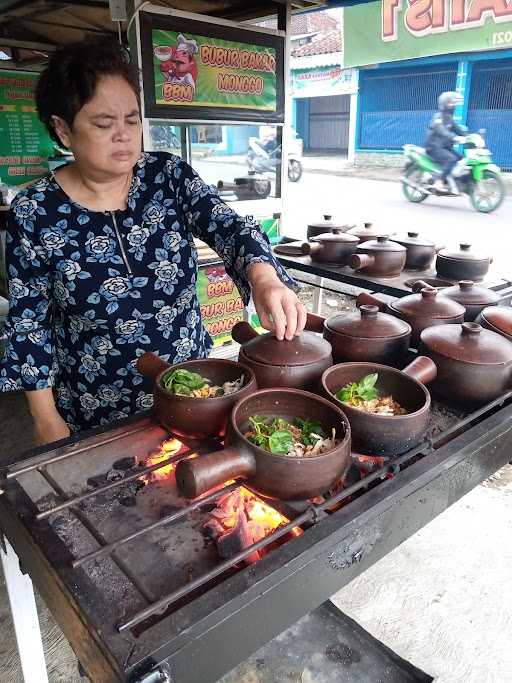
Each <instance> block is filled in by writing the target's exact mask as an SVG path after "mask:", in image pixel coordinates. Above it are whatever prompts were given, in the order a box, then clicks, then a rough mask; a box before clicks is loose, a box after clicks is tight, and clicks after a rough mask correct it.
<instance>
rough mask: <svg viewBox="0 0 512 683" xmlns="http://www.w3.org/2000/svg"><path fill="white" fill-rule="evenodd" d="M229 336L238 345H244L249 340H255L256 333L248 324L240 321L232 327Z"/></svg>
mask: <svg viewBox="0 0 512 683" xmlns="http://www.w3.org/2000/svg"><path fill="white" fill-rule="evenodd" d="M231 336H232V337H233V339H234V340H235V341H236V342H237V343H238V344H246V343H247V342H248V341H251V339H255V338H256V337H257V336H258V333H257V332H256V330H255V329H254V328H252V327H251V326H250V325H249V323H248V322H245V321H242V322H239V323H237V324H236V325H235V326H234V327H233V329H232V330H231Z"/></svg>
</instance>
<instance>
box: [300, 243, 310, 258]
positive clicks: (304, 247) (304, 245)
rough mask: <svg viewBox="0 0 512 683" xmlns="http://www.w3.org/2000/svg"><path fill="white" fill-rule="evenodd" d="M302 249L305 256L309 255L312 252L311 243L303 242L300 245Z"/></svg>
mask: <svg viewBox="0 0 512 683" xmlns="http://www.w3.org/2000/svg"><path fill="white" fill-rule="evenodd" d="M300 250H301V251H302V253H303V254H304V256H309V255H310V254H311V244H310V243H309V242H303V243H302V244H301V246H300Z"/></svg>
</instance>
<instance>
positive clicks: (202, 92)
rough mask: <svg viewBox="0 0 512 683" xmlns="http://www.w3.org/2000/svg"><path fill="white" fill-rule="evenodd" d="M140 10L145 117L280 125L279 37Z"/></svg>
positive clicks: (280, 72)
mask: <svg viewBox="0 0 512 683" xmlns="http://www.w3.org/2000/svg"><path fill="white" fill-rule="evenodd" d="M190 17H194V15H184V14H183V13H179V14H177V15H176V16H174V15H173V14H172V13H171V16H168V15H165V14H152V13H151V14H148V13H146V12H142V17H141V48H142V60H143V65H142V66H143V74H144V95H145V100H144V101H145V106H146V110H147V111H146V112H145V115H146V116H151V117H153V116H155V117H156V116H159V117H162V115H163V116H164V117H165V118H188V119H196V118H198V119H203V120H207V119H212V118H217V119H219V118H226V117H229V118H230V119H232V120H237V119H240V118H242V119H245V120H256V121H260V120H265V121H277V122H279V121H282V106H283V92H282V83H283V80H282V74H283V45H284V43H283V38H281V37H280V36H276V35H274V34H268V33H259V32H255V31H250V30H248V29H245V28H243V29H242V28H240V27H239V26H238V25H236V24H233V25H231V24H229V25H224V24H213V23H207V22H205V21H200V20H197V19H193V18H190Z"/></svg>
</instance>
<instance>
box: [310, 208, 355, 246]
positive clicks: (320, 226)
mask: <svg viewBox="0 0 512 683" xmlns="http://www.w3.org/2000/svg"><path fill="white" fill-rule="evenodd" d="M331 219H332V216H330V215H329V214H324V220H323V221H320V222H319V223H311V224H310V225H308V230H307V237H308V240H310V239H311V238H312V237H316V236H317V235H325V234H326V233H329V232H334V231H337V232H340V233H341V232H346V231H347V230H349V228H352V227H354V226H353V225H338V224H336V223H333V221H332V220H331Z"/></svg>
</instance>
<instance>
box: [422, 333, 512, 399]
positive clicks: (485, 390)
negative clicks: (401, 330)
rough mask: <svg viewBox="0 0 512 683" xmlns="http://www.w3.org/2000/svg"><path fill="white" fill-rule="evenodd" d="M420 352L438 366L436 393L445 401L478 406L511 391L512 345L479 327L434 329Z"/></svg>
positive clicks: (424, 335)
mask: <svg viewBox="0 0 512 683" xmlns="http://www.w3.org/2000/svg"><path fill="white" fill-rule="evenodd" d="M419 351H420V353H423V354H425V355H426V356H428V357H429V358H431V359H432V360H433V361H434V363H435V364H436V366H437V378H436V380H435V381H434V382H433V384H432V390H433V391H435V392H436V393H437V394H438V395H439V396H440V397H441V398H443V399H445V400H448V401H454V402H456V403H460V404H461V405H466V406H478V405H482V404H484V403H487V402H489V401H492V400H493V399H495V398H497V397H498V396H500V395H501V394H503V393H504V392H505V391H507V389H508V388H509V387H510V384H511V379H512V342H510V341H508V340H507V339H504V338H503V337H501V336H500V335H499V334H497V333H496V332H491V331H489V330H485V329H483V328H482V327H481V326H480V325H478V324H477V323H462V325H440V326H437V325H436V326H434V327H430V328H429V329H428V330H424V331H423V332H422V333H421V342H420V349H419Z"/></svg>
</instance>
